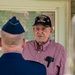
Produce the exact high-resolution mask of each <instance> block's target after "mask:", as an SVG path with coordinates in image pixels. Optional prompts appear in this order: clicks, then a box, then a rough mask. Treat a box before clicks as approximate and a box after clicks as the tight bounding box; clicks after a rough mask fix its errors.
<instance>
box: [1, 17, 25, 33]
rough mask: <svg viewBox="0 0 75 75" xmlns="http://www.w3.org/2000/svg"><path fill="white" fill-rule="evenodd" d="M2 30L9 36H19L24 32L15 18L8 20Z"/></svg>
mask: <svg viewBox="0 0 75 75" xmlns="http://www.w3.org/2000/svg"><path fill="white" fill-rule="evenodd" d="M2 30H3V31H5V32H7V33H10V34H21V33H24V32H25V30H24V28H23V26H22V25H21V23H20V21H19V20H17V19H16V16H13V17H12V18H11V19H9V20H8V21H7V23H6V24H5V25H4V26H3V27H2Z"/></svg>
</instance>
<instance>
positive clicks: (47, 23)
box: [33, 15, 52, 27]
mask: <svg viewBox="0 0 75 75" xmlns="http://www.w3.org/2000/svg"><path fill="white" fill-rule="evenodd" d="M38 24H42V25H44V26H46V27H52V23H51V20H50V18H49V17H48V16H46V15H40V16H37V17H36V18H35V23H34V24H33V26H35V25H38Z"/></svg>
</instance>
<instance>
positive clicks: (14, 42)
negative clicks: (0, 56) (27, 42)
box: [1, 17, 25, 47]
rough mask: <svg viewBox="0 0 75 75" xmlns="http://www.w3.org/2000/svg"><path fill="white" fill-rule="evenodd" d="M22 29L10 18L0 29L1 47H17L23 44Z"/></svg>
mask: <svg viewBox="0 0 75 75" xmlns="http://www.w3.org/2000/svg"><path fill="white" fill-rule="evenodd" d="M24 32H25V30H24V28H23V27H22V25H21V23H20V22H19V20H17V19H16V17H12V18H11V19H10V20H9V21H8V22H7V23H6V24H5V25H4V26H3V27H2V29H1V39H2V47H3V46H4V45H6V46H9V47H11V46H19V45H21V44H22V43H23V39H24Z"/></svg>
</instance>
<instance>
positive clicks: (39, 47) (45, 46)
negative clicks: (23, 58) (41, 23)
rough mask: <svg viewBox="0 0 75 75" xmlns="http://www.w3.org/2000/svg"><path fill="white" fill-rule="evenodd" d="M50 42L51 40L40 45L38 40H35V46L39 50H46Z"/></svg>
mask: <svg viewBox="0 0 75 75" xmlns="http://www.w3.org/2000/svg"><path fill="white" fill-rule="evenodd" d="M49 44H50V41H49V40H48V41H47V42H46V43H45V44H43V45H42V46H38V44H37V42H36V41H35V42H34V48H35V50H37V51H42V50H46V48H47V46H48V45H49Z"/></svg>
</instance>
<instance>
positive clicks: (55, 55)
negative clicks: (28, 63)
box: [22, 15, 66, 75]
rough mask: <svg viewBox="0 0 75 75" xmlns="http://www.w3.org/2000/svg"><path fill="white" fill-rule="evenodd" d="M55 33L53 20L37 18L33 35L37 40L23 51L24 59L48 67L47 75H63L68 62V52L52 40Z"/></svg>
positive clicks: (30, 42) (42, 17) (28, 43)
mask: <svg viewBox="0 0 75 75" xmlns="http://www.w3.org/2000/svg"><path fill="white" fill-rule="evenodd" d="M52 32H53V28H52V24H51V20H50V18H49V17H48V16H46V15H40V16H37V17H36V18H35V22H34V25H33V33H34V36H35V40H32V41H28V42H27V43H26V46H25V48H24V50H23V53H22V55H23V57H24V58H25V59H27V60H34V61H37V62H40V63H42V64H44V65H45V66H46V69H47V75H63V74H64V69H65V61H66V52H65V51H66V50H65V48H64V47H63V46H62V45H60V44H59V43H55V42H54V41H52V40H50V39H49V37H50V36H51V34H52Z"/></svg>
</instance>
